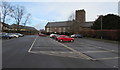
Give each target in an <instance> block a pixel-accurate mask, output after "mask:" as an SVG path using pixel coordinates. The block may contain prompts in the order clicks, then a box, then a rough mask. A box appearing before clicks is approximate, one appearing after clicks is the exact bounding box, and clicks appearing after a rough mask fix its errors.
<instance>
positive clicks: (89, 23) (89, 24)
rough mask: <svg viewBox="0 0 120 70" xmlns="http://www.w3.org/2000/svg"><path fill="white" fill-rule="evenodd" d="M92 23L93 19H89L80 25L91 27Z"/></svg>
mask: <svg viewBox="0 0 120 70" xmlns="http://www.w3.org/2000/svg"><path fill="white" fill-rule="evenodd" d="M93 23H94V21H89V22H85V23H83V24H80V26H81V27H85V28H88V27H91V26H92V25H93Z"/></svg>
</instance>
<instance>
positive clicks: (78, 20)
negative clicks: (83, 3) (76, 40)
mask: <svg viewBox="0 0 120 70" xmlns="http://www.w3.org/2000/svg"><path fill="white" fill-rule="evenodd" d="M85 18H86V17H85V10H84V9H83V10H76V11H75V23H74V25H73V26H74V27H73V29H74V33H79V31H80V28H81V27H80V24H84V23H85V21H86V20H85Z"/></svg>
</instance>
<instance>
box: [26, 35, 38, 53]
mask: <svg viewBox="0 0 120 70" xmlns="http://www.w3.org/2000/svg"><path fill="white" fill-rule="evenodd" d="M37 38H38V36H37V37H36V38H35V39H34V41H33V43H32V45H31V47H30V48H29V50H28V52H30V51H31V49H32V47H33V45H34V43H35V41H36V40H37Z"/></svg>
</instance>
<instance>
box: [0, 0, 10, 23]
mask: <svg viewBox="0 0 120 70" xmlns="http://www.w3.org/2000/svg"><path fill="white" fill-rule="evenodd" d="M0 7H1V9H2V12H1V21H2V22H3V23H5V22H6V17H7V16H8V15H10V13H11V11H10V10H11V9H12V6H11V5H10V3H8V2H2V3H1V5H0Z"/></svg>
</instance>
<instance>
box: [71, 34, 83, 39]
mask: <svg viewBox="0 0 120 70" xmlns="http://www.w3.org/2000/svg"><path fill="white" fill-rule="evenodd" d="M71 37H72V38H82V37H83V36H82V35H80V34H73V35H71Z"/></svg>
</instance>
